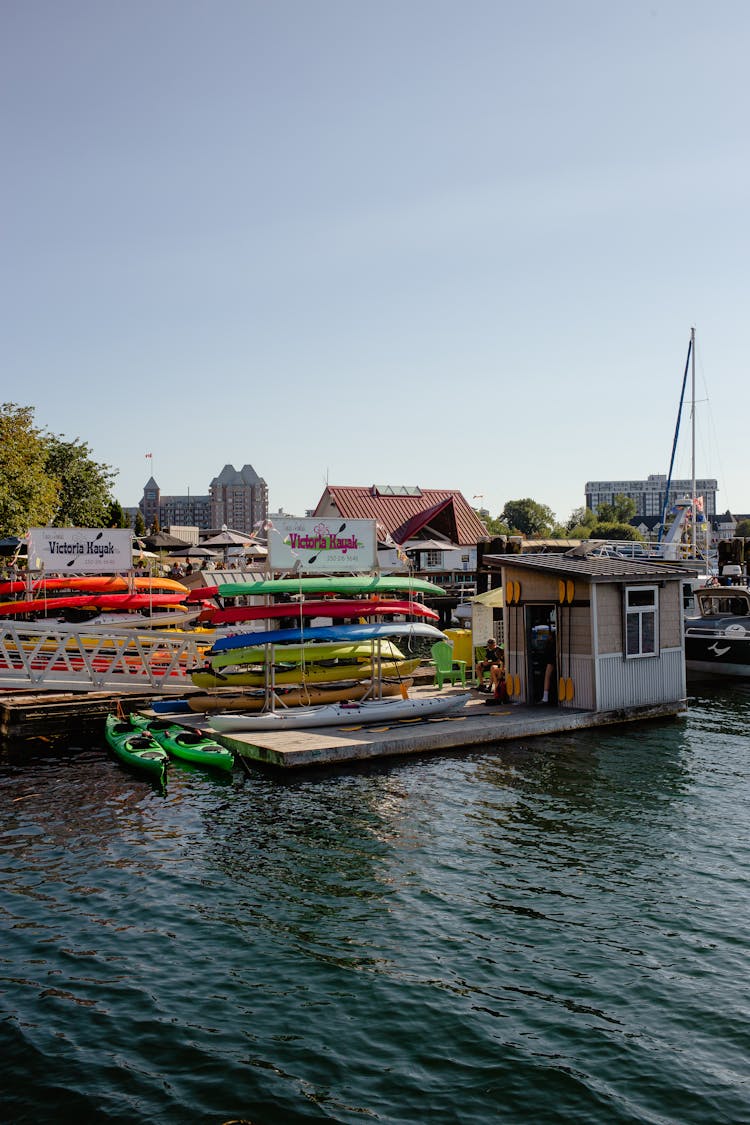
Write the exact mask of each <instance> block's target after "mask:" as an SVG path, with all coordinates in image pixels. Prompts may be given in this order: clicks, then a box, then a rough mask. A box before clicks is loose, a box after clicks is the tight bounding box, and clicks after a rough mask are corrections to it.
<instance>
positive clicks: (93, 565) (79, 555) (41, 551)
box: [29, 527, 133, 574]
mask: <svg viewBox="0 0 750 1125" xmlns="http://www.w3.org/2000/svg"><path fill="white" fill-rule="evenodd" d="M132 566H133V533H132V531H130V530H129V529H127V528H124V529H123V528H112V527H107V528H101V527H32V528H31V530H30V531H29V570H44V571H47V572H48V573H49V572H53V573H60V574H65V572H66V571H67V572H68V573H73V574H117V573H120V572H122V571H125V570H130V569H131V567H132Z"/></svg>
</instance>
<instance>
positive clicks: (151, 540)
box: [142, 531, 191, 551]
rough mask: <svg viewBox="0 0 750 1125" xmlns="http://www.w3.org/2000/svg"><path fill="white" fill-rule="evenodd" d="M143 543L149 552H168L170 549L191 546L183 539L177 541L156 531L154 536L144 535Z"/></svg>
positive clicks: (164, 532) (164, 533) (172, 536)
mask: <svg viewBox="0 0 750 1125" xmlns="http://www.w3.org/2000/svg"><path fill="white" fill-rule="evenodd" d="M142 538H143V542H144V543H145V544H146V546H147V547H148V549H149V550H150V551H168V550H170V548H172V547H177V548H178V549H179V548H180V547H189V546H190V545H191V544H190V543H187V542H186V541H185V540H184V539H177V537H176V536H174V535H169V534H168V533H167V532H166V531H157V532H156V533H155V534H154V535H144V536H143V537H142Z"/></svg>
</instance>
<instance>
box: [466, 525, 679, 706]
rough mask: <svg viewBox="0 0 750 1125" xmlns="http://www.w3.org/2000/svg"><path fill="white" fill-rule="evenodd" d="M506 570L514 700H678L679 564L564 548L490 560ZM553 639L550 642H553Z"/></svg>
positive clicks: (506, 627) (649, 703)
mask: <svg viewBox="0 0 750 1125" xmlns="http://www.w3.org/2000/svg"><path fill="white" fill-rule="evenodd" d="M484 563H485V566H487V567H488V568H489V569H490V570H492V569H493V568H494V569H495V570H497V569H500V570H501V573H502V583H503V593H504V610H503V631H504V643H505V663H506V672H507V678H508V681H509V684H510V686H511V688H512V692H511V694H512V698H513V700H514V701H515V702H523V703H526V704H528V705H534V704H536V703H539V702H541V700H542V697H543V693H544V678H545V671H546V667H547V662H548V660H549V654H550V652H552V653H553V658H554V669H553V675H552V676H551V677H549V679H550V686H549V702H550V703H553V704H555V705H556V706H557V707H559V708H563V709H575V710H581V709H583V710H587V711H594V712H612V711H618V710H625V711H630V712H635V711H637V710H638V709H639V708H642V707H646V708H653V707H654V706H658V705H664V708H665V711H671V710H673V709H674V705H675V704H680V705H684V701H685V697H686V687H685V646H684V632H683V609H682V584H683V582H684V580H685V570H684V568H682V567H680V566H678V565H675V564H665V563H662V562H659V561H654V560H640V559H623V558H613V557H609V558H607V557H592V556H587V555H586V553H585V545H584V546H583V547H582V548H576V549H575V550H574V551H572V552H568V553H566V554H562V555H560V554H547V553H540V554H535V555H496V556H486V557H485V559H484ZM551 642H552V643H551Z"/></svg>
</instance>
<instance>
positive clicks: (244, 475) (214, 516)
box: [210, 465, 268, 535]
mask: <svg viewBox="0 0 750 1125" xmlns="http://www.w3.org/2000/svg"><path fill="white" fill-rule="evenodd" d="M210 489H211V526H213V527H222V526H223V525H224V524H226V526H227V527H231V528H233V530H234V531H241V532H243V534H245V535H250V534H251V533H252V530H253V528H254V527H257V525H258V524H259V523H263V522H265V521H266V520H267V519H268V485H267V484H266V482H265V481H264V480H263V478H262V477H259V476H258V474H257V473H256V471H255V469H254V468H253V467H252V465H243V466H242V468H241V469H240V470H239V471H237V469H235V467H234V465H225V466H224V468H223V469H222V470H221V472H220V473H219V475H218V477H214V479H213V480H212V481H211V485H210Z"/></svg>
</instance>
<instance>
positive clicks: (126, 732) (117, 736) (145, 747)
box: [105, 715, 169, 786]
mask: <svg viewBox="0 0 750 1125" xmlns="http://www.w3.org/2000/svg"><path fill="white" fill-rule="evenodd" d="M105 735H106V739H107V742H108V743H109V745H110V746H111V748H112V750H113V751H114V752H115V754H116V755H117V757H118V758H119V759H120V761H121V762H124V763H125V765H127V766H130V767H131V768H132V769H136V770H140V771H142V772H144V773H148V774H150V775H151V776H152V777H153V778H155V779H156V780H157V781H159V782H160V783H161V785H162V786H164V785H166V782H167V763H168V762H169V756H168V755H167V752H166V751H165V750H163V749H162V747H161V746H160V745H159V743H158V742H156V741H155V740H154V739H153V738H152V737H151V735H150V734H149V733H148V731H145V730H143V729H141V728H140V727H137V726H134V725H133V724H132V723H130V722H128V721H127V720H122V719H118V718H117V716H116V715H107V719H106V724H105Z"/></svg>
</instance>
